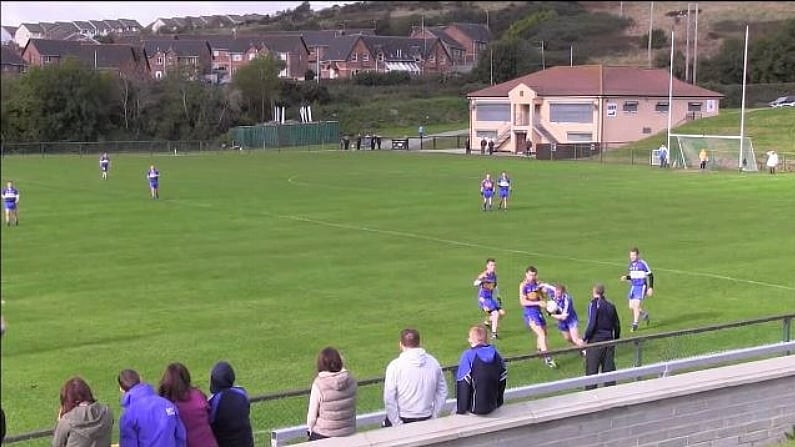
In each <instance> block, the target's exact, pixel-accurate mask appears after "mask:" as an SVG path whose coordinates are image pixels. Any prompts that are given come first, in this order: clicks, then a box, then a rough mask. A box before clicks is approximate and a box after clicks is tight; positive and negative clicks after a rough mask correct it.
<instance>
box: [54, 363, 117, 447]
mask: <svg viewBox="0 0 795 447" xmlns="http://www.w3.org/2000/svg"><path fill="white" fill-rule="evenodd" d="M112 431H113V412H111V410H110V408H109V407H108V406H107V405H105V404H101V403H99V402H97V401H96V399H94V395H93V394H92V393H91V388H90V387H89V386H88V384H87V383H86V382H85V381H84V380H83V379H81V378H80V377H72V378H71V379H69V380H67V381H66V383H64V384H63V387H61V407H60V410H59V411H58V424H57V425H56V426H55V431H54V433H53V436H52V446H53V447H110V442H111V438H112V436H113V434H112Z"/></svg>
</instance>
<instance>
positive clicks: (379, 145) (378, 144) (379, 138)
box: [375, 135, 381, 151]
mask: <svg viewBox="0 0 795 447" xmlns="http://www.w3.org/2000/svg"><path fill="white" fill-rule="evenodd" d="M375 144H376V146H377V148H378V150H379V151H380V150H381V135H378V136H376V137H375Z"/></svg>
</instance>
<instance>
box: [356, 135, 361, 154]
mask: <svg viewBox="0 0 795 447" xmlns="http://www.w3.org/2000/svg"><path fill="white" fill-rule="evenodd" d="M356 150H357V151H360V150H362V134H358V135H356Z"/></svg>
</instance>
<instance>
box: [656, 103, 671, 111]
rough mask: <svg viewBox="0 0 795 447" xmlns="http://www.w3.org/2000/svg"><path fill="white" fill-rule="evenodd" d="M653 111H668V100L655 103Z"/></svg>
mask: <svg viewBox="0 0 795 447" xmlns="http://www.w3.org/2000/svg"><path fill="white" fill-rule="evenodd" d="M654 111H655V112H667V111H668V101H660V102H658V103H657V105H655V106H654Z"/></svg>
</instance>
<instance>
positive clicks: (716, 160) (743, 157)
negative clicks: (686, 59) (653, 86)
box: [668, 25, 759, 172]
mask: <svg viewBox="0 0 795 447" xmlns="http://www.w3.org/2000/svg"><path fill="white" fill-rule="evenodd" d="M673 41H674V33H673V31H671V65H670V80H669V87H668V89H669V90H668V104H669V106H668V151H669V157H668V158H669V160H670V161H671V166H673V167H681V168H684V169H688V168H698V167H699V166H700V163H701V157H702V155H704V154H702V151H704V152H705V155H706V158H707V163H706V168H707V169H736V170H739V171H740V172H757V171H759V166H758V165H757V163H756V155H755V154H754V145H753V142H752V141H751V138H749V137H747V136H746V135H745V90H746V81H747V73H748V26H747V25H746V27H745V53H744V56H743V91H742V105H741V108H740V135H691V134H677V133H673V132H671V121H672V109H673V107H672V106H671V104H672V101H673V76H674V66H673V65H674V44H673Z"/></svg>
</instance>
